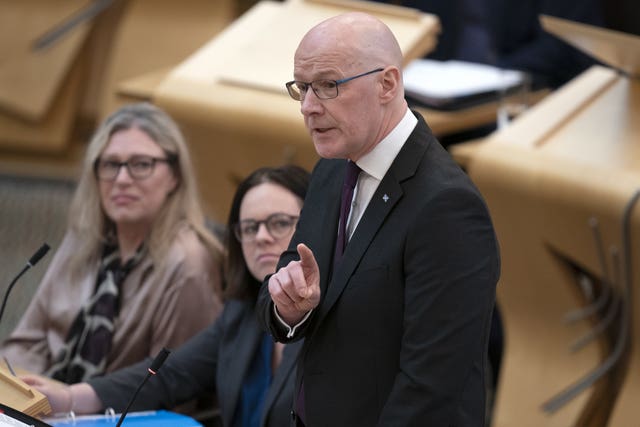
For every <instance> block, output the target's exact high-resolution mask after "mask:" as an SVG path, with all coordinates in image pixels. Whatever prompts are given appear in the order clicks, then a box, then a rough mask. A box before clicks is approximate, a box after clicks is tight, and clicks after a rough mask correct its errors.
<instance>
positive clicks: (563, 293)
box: [453, 67, 640, 427]
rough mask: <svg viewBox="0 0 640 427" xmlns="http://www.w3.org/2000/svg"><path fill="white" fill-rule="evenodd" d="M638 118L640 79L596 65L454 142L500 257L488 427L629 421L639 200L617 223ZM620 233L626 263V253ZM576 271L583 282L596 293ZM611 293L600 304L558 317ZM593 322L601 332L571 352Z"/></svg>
mask: <svg viewBox="0 0 640 427" xmlns="http://www.w3.org/2000/svg"><path fill="white" fill-rule="evenodd" d="M638 117H640V82H639V81H638V80H634V79H630V78H627V77H624V76H620V75H618V74H617V73H616V72H615V71H613V70H611V69H606V68H603V67H594V68H592V69H590V70H589V71H588V72H586V73H584V74H583V75H582V76H580V77H579V78H577V79H576V80H574V81H572V82H571V83H570V84H568V85H567V86H565V87H563V88H561V89H560V90H559V91H557V92H556V93H554V94H552V95H550V96H549V97H548V98H546V99H544V100H543V101H541V102H540V103H539V104H538V105H536V106H535V107H534V108H532V109H531V110H529V111H528V112H526V113H525V114H524V115H523V116H522V117H519V118H518V119H517V120H516V121H515V122H514V123H513V124H512V125H511V126H509V127H507V128H506V129H504V130H503V131H500V132H497V133H495V134H493V135H492V136H491V137H490V138H489V139H488V140H487V141H485V142H482V143H476V144H475V145H474V146H472V147H470V149H467V148H468V147H464V144H463V145H462V146H460V147H454V148H453V153H454V157H457V156H459V155H461V156H462V161H463V162H464V163H465V165H466V167H467V170H468V172H469V175H470V176H471V178H472V179H473V180H474V182H475V183H476V185H478V187H479V188H480V191H481V192H482V193H483V195H484V196H485V198H486V200H487V203H488V205H489V209H490V211H491V215H492V218H493V221H494V224H495V227H496V231H497V234H498V238H499V241H500V247H501V253H502V261H503V262H502V277H501V281H500V284H499V285H498V300H499V303H500V306H501V308H502V313H503V319H504V325H505V336H506V339H505V355H504V359H503V368H502V371H501V374H500V384H499V388H498V395H497V397H496V407H495V414H494V423H493V425H494V427H511V426H515V425H517V426H519V427H521V426H522V427H529V426H531V427H534V426H535V427H544V426H549V427H551V426H569V425H579V426H587V427H596V426H598V427H604V426H606V425H611V426H618V425H621V426H622V425H633V424H634V423H635V422H636V420H637V415H633V414H634V411H635V413H636V414H637V409H635V408H636V405H637V397H638V396H639V395H640V358H639V356H638V343H639V342H640V335H639V333H640V324H639V323H638V317H637V316H630V313H632V312H633V311H634V310H635V311H637V309H638V298H637V292H638V291H639V290H640V287H639V286H638V284H639V283H640V269H637V268H632V266H633V264H635V263H634V260H635V259H636V258H637V254H638V253H639V252H638V251H640V206H637V204H636V205H634V208H633V209H632V210H631V215H630V216H629V217H628V218H627V220H628V221H629V233H624V230H625V228H624V227H623V223H624V221H625V218H626V216H625V210H626V209H627V208H628V206H630V205H629V204H630V203H631V202H632V201H633V197H634V195H635V193H636V191H637V190H638V189H639V188H640V146H639V145H638V141H639V140H640V121H639V120H638ZM595 223H597V228H594V224H595ZM596 230H597V231H598V234H597V235H598V236H599V237H596V233H595V231H596ZM623 236H626V237H623ZM626 238H629V239H630V240H629V242H630V245H631V246H630V247H631V253H632V254H633V257H634V258H632V259H626V258H625V250H624V248H625V244H626V243H625V242H626V240H625V239H626ZM599 242H601V244H599ZM599 248H601V250H602V253H603V255H602V256H600V250H599ZM612 248H616V249H615V251H614V252H611V251H613V249H612ZM614 254H617V255H614ZM602 260H604V262H603V261H602ZM627 268H629V269H628V270H627ZM627 272H628V273H629V276H628V277H627ZM578 274H581V275H584V276H585V277H588V278H590V280H591V285H590V286H591V287H592V289H591V292H592V297H590V296H589V294H588V292H585V289H584V286H585V283H587V281H585V280H582V282H580V280H578V279H576V277H577V275H578ZM607 292H609V294H608V295H609V298H608V299H607V300H606V301H605V303H604V305H603V307H602V309H601V310H597V311H595V312H594V313H593V314H592V315H590V316H587V317H585V318H583V319H581V320H579V321H576V322H574V323H570V324H569V323H566V322H563V319H565V317H566V315H567V313H570V312H572V311H574V310H576V309H578V308H580V307H586V306H589V305H590V304H593V303H594V298H597V297H599V296H606V295H607ZM614 304H615V305H614ZM609 310H610V311H609ZM607 313H612V314H613V315H612V316H609V314H607ZM608 317H609V319H608V320H607V318H608ZM599 324H600V326H602V325H603V324H607V325H608V327H606V328H603V330H602V331H601V332H600V333H599V334H595V335H594V339H593V340H592V341H591V342H590V344H588V345H587V346H585V347H584V348H582V349H581V350H580V351H577V352H571V351H570V349H569V347H570V344H571V343H572V342H574V341H575V340H576V339H577V338H580V337H582V336H585V335H586V334H590V333H593V329H594V328H598V326H596V325H599ZM609 363H610V366H609V369H607V370H605V371H604V372H603V375H601V376H600V377H599V378H600V380H599V381H597V382H595V383H594V384H587V386H586V389H585V390H584V391H583V392H582V393H578V394H577V396H576V397H575V398H574V399H573V400H569V403H568V404H567V405H565V406H563V407H561V409H558V410H556V411H552V410H549V409H551V408H550V406H546V407H543V404H545V403H547V404H549V403H553V402H550V401H549V399H550V398H552V397H553V396H554V395H557V393H559V392H561V391H563V390H565V389H566V388H567V387H569V386H570V385H572V384H574V383H575V382H576V381H578V380H580V379H581V378H583V377H584V376H586V375H589V374H590V373H594V372H595V370H597V369H599V367H602V364H605V366H606V365H607V364H609ZM618 395H619V396H620V398H619V399H616V398H617V396H618ZM634 402H635V403H634ZM545 409H547V410H549V411H548V413H545V411H544V410H545ZM634 417H635V418H634Z"/></svg>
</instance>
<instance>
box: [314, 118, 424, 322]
mask: <svg viewBox="0 0 640 427" xmlns="http://www.w3.org/2000/svg"><path fill="white" fill-rule="evenodd" d="M429 134H430V132H429V128H428V127H427V125H426V123H425V122H424V119H422V117H420V116H418V124H417V125H416V128H415V130H414V131H413V132H412V133H411V135H410V137H409V139H408V140H407V142H406V143H405V144H404V145H403V147H402V149H401V150H400V152H399V153H398V155H397V156H396V159H395V160H394V161H393V163H392V164H391V167H390V168H389V170H388V171H387V173H386V174H385V176H384V177H383V178H382V181H381V182H380V185H379V186H378V188H377V189H376V191H375V193H374V194H373V197H372V198H371V201H370V202H369V204H368V205H367V208H366V210H365V211H364V214H363V215H362V218H361V220H360V222H359V223H358V226H357V227H356V229H355V231H354V233H353V236H352V237H351V240H349V244H348V245H347V247H346V249H345V252H344V255H343V257H342V261H341V262H340V265H339V266H338V268H337V269H336V270H335V271H334V272H333V275H332V277H331V281H330V285H329V286H327V287H325V288H324V289H322V292H326V294H325V299H324V302H323V303H322V304H321V306H320V313H319V319H318V322H317V323H316V327H317V325H319V324H321V323H322V319H323V318H324V316H326V314H327V313H328V312H329V310H331V307H332V306H333V305H334V304H335V302H336V301H337V300H338V298H339V297H340V295H341V294H342V292H343V290H344V288H345V286H346V285H347V283H348V281H349V278H350V277H351V275H352V274H353V272H354V270H355V269H356V268H357V266H358V264H359V263H360V260H361V259H362V257H363V255H364V254H365V252H366V250H367V248H368V247H369V245H370V244H371V242H372V241H373V239H374V238H375V236H376V234H377V232H378V230H379V229H380V227H381V226H382V224H383V223H384V221H385V219H386V217H387V216H388V215H389V214H390V213H391V212H392V210H393V208H394V207H395V206H396V205H397V203H398V202H399V201H400V199H401V198H402V196H403V190H402V182H403V181H405V180H407V179H410V178H411V177H412V176H413V175H414V174H415V172H416V169H417V168H418V164H419V163H420V161H421V159H422V157H423V155H424V151H425V150H426V148H427V142H425V141H430V139H429V137H431V138H433V136H430V135H429ZM334 222H335V221H334ZM325 240H329V241H331V242H335V238H334V239H325ZM331 249H333V248H331ZM320 269H321V270H320V271H330V269H331V268H330V267H329V266H324V269H323V267H322V266H321V267H320ZM325 276H326V275H325Z"/></svg>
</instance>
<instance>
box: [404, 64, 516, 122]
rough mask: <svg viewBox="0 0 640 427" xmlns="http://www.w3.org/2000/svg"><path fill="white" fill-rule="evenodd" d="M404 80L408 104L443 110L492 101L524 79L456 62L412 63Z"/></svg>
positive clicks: (407, 68)
mask: <svg viewBox="0 0 640 427" xmlns="http://www.w3.org/2000/svg"><path fill="white" fill-rule="evenodd" d="M403 77H404V88H405V95H406V97H407V100H408V101H409V102H410V103H411V102H414V103H418V104H421V105H423V106H425V107H430V108H436V109H443V110H455V109H460V108H466V107H470V106H473V105H477V104H481V103H484V102H489V101H495V100H497V99H498V98H499V97H500V96H501V94H502V93H508V92H509V91H510V90H513V89H514V88H518V87H521V86H522V85H523V84H525V83H526V75H525V73H522V72H520V71H514V70H504V69H501V68H497V67H494V66H491V65H485V64H476V63H472V62H465V61H455V60H452V61H436V60H431V59H415V60H413V61H411V62H410V63H409V65H408V66H407V67H406V68H405V70H404V74H403Z"/></svg>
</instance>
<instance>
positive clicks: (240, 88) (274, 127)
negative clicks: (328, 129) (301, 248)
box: [127, 0, 439, 221]
mask: <svg viewBox="0 0 640 427" xmlns="http://www.w3.org/2000/svg"><path fill="white" fill-rule="evenodd" d="M349 10H363V11H367V12H369V13H372V14H374V15H376V16H378V17H379V18H381V19H382V20H383V21H384V22H385V23H387V24H388V25H389V26H390V28H391V29H392V31H393V32H394V33H395V35H396V37H397V38H398V40H399V42H400V45H401V47H402V49H403V52H404V54H405V60H406V61H409V60H411V59H413V58H416V57H420V56H422V55H424V54H425V53H427V52H429V51H430V50H431V49H432V48H433V47H434V46H435V43H436V37H437V32H438V30H439V26H438V20H437V18H436V17H434V16H433V15H428V14H424V13H421V12H419V11H417V10H413V9H407V8H402V7H398V6H391V5H385V4H378V3H369V2H363V1H336V0H289V1H286V2H275V1H262V2H259V3H258V4H256V5H255V6H254V7H253V8H251V9H250V10H249V11H248V12H247V13H245V14H244V15H242V16H241V17H240V18H238V19H237V20H236V21H234V22H233V24H231V25H230V26H229V27H227V29H226V30H225V31H224V32H222V33H221V34H219V35H218V36H217V37H216V38H215V39H213V40H211V42H209V43H208V44H207V45H205V46H204V47H203V48H202V49H200V50H199V51H197V52H195V53H194V54H193V55H192V56H191V57H189V58H188V59H187V60H186V61H184V62H183V63H182V64H180V65H179V66H178V67H176V68H174V69H173V70H172V71H171V72H170V73H169V74H168V76H167V77H166V78H164V79H163V80H162V82H161V83H160V85H159V86H158V87H157V88H154V89H152V90H153V94H152V95H151V97H152V98H153V100H154V101H155V102H156V103H157V104H159V105H160V106H161V107H163V108H164V109H165V110H167V111H168V112H169V113H170V114H171V115H172V116H173V117H174V118H176V119H177V120H178V122H179V123H180V125H181V127H182V129H183V131H184V132H185V133H186V135H187V138H188V140H189V143H190V145H191V148H192V151H193V153H194V158H195V162H196V169H197V172H198V178H199V182H200V185H201V187H202V189H203V191H202V192H203V194H204V197H205V200H206V202H207V204H208V212H209V214H210V215H211V216H212V217H213V218H215V219H217V220H218V221H224V220H225V219H226V215H227V210H228V207H229V205H230V203H231V197H232V195H233V193H234V191H235V187H236V185H237V183H238V181H239V180H240V179H241V178H243V177H244V176H246V175H247V174H248V173H250V172H251V171H253V170H254V169H256V168H258V167H260V166H267V165H280V164H283V163H297V164H300V165H302V166H305V167H307V168H309V169H310V168H311V167H313V165H314V164H315V162H316V160H317V155H316V153H315V150H314V148H313V144H312V142H311V138H310V137H309V135H308V134H307V131H306V130H305V128H304V123H303V119H302V116H301V114H300V104H299V103H298V102H295V101H293V100H292V99H290V98H289V96H288V95H287V93H286V89H285V87H284V82H286V81H288V80H291V78H292V74H293V55H294V51H295V48H296V46H297V44H298V42H299V41H300V39H301V38H302V36H303V35H304V34H305V33H306V32H307V31H308V30H309V29H310V28H311V27H312V26H313V25H315V24H317V23H319V22H320V21H322V20H324V19H326V18H328V17H330V16H333V15H337V14H339V13H342V12H346V11H349ZM152 80H153V78H152V79H151V81H152ZM148 81H149V80H147V81H145V80H143V81H142V82H141V83H142V84H141V86H142V87H143V88H144V86H145V84H146V83H147V82H148ZM127 89H128V90H134V89H135V85H131V86H129V87H128V88H127ZM143 91H144V89H143Z"/></svg>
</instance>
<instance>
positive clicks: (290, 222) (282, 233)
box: [233, 213, 298, 243]
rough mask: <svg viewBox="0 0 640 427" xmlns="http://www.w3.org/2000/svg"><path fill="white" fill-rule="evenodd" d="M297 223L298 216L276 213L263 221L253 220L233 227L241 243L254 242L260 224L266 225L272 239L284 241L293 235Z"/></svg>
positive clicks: (246, 220) (247, 220)
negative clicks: (283, 239) (284, 238)
mask: <svg viewBox="0 0 640 427" xmlns="http://www.w3.org/2000/svg"><path fill="white" fill-rule="evenodd" d="M297 221H298V217H297V216H293V215H287V214H284V213H274V214H272V215H269V216H268V217H267V219H265V220H262V221H255V220H253V219H245V220H243V221H240V222H239V223H237V224H236V225H235V226H234V227H233V233H234V234H235V236H236V238H237V239H238V241H239V242H242V243H249V242H253V241H254V240H255V239H256V236H257V235H258V231H259V230H260V224H264V226H265V227H267V231H268V232H269V234H270V235H271V237H273V238H274V239H282V238H283V237H286V236H288V235H289V234H290V233H291V230H292V229H293V227H295V225H296V222H297Z"/></svg>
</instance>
